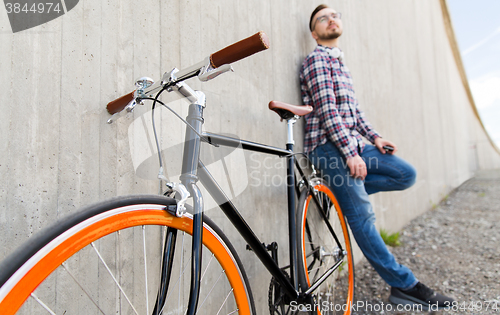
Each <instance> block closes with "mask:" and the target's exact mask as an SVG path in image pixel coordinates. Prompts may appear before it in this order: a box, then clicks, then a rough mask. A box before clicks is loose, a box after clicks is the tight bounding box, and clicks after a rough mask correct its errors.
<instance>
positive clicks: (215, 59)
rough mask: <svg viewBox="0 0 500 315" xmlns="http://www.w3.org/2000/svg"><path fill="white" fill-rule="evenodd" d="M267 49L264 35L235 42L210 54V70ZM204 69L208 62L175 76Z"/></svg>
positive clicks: (125, 99)
mask: <svg viewBox="0 0 500 315" xmlns="http://www.w3.org/2000/svg"><path fill="white" fill-rule="evenodd" d="M268 48H269V38H268V37H267V35H266V33H264V32H258V33H256V34H254V35H252V36H250V37H247V38H245V39H243V40H240V41H239V42H236V43H234V44H232V45H230V46H227V47H226V48H223V49H221V50H219V51H217V52H215V53H213V54H211V55H210V58H209V62H210V66H212V68H219V67H220V66H222V65H225V64H230V63H233V62H235V61H238V60H241V59H243V58H246V57H249V56H251V55H253V54H255V53H258V52H259V51H262V50H265V49H268ZM206 67H208V61H206V63H205V62H201V63H199V64H196V65H194V66H191V67H189V68H187V69H185V70H183V71H179V72H178V73H177V74H178V75H179V78H182V77H183V75H180V74H182V73H184V72H187V73H188V74H191V73H195V75H196V73H197V72H199V71H200V69H204V68H206ZM182 80H183V79H180V80H179V81H182ZM163 84H164V83H161V85H163ZM161 85H160V87H161ZM134 97H135V91H134V92H131V93H129V94H127V95H123V96H122V97H119V98H117V99H116V100H114V101H111V102H109V103H108V105H107V106H106V109H107V110H108V113H110V114H111V115H113V114H115V113H118V112H121V111H122V110H123V109H124V108H125V107H126V106H127V105H128V104H129V103H131V102H132V101H133V100H134Z"/></svg>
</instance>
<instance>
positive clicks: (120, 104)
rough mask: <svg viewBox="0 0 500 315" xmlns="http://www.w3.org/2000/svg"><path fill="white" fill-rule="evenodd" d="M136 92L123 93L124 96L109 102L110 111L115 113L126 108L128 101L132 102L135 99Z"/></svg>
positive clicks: (107, 107) (108, 108)
mask: <svg viewBox="0 0 500 315" xmlns="http://www.w3.org/2000/svg"><path fill="white" fill-rule="evenodd" d="M134 92H135V91H134ZM134 92H132V93H128V94H127V95H123V96H122V97H120V98H117V99H116V100H114V101H111V102H109V103H108V105H107V106H106V109H107V110H108V113H110V114H111V115H113V114H115V113H118V112H121V111H122V110H123V109H124V108H125V106H127V105H128V103H130V102H132V100H133V99H134Z"/></svg>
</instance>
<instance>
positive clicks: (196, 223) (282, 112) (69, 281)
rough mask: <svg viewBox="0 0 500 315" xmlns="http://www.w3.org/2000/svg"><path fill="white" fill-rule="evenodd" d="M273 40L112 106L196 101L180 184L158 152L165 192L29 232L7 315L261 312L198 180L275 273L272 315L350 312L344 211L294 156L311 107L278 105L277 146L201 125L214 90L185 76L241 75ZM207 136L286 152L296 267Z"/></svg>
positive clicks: (18, 256) (6, 295)
mask: <svg viewBox="0 0 500 315" xmlns="http://www.w3.org/2000/svg"><path fill="white" fill-rule="evenodd" d="M268 47H269V41H268V39H267V36H266V35H265V34H264V33H262V32H260V33H257V34H255V35H253V36H251V37H249V38H247V39H244V40H242V41H240V42H237V43H235V44H233V45H231V46H228V47H226V48H224V49H222V50H220V51H218V52H216V53H214V54H212V55H211V56H210V57H207V58H206V59H205V60H204V61H202V62H200V63H198V64H196V65H194V66H191V67H189V68H187V69H184V70H181V71H179V70H177V69H174V70H172V71H171V72H170V73H165V75H164V76H163V78H162V80H161V81H160V82H158V83H154V82H153V81H152V80H151V79H149V78H141V79H139V80H138V81H137V82H136V86H137V87H138V89H137V90H136V91H134V92H132V93H129V94H127V95H125V96H123V97H121V98H119V99H117V100H115V101H113V102H110V103H109V104H108V106H107V109H108V111H109V113H110V114H113V115H114V116H113V117H112V118H111V119H110V121H112V120H114V119H116V118H117V116H119V115H121V114H120V113H121V112H130V111H132V110H133V108H134V107H135V106H137V104H142V102H143V101H144V100H152V101H153V115H154V109H155V105H156V104H161V105H164V106H165V107H167V108H169V107H168V106H167V105H166V104H163V103H162V102H161V101H160V100H159V96H160V95H161V93H163V92H164V91H168V92H171V91H175V92H178V93H179V94H180V95H182V96H183V97H185V98H187V99H188V100H189V101H190V103H191V105H190V106H189V114H188V116H187V118H186V119H185V120H184V119H182V118H181V117H179V116H178V115H177V114H176V115H177V117H178V118H180V119H181V120H183V122H184V123H185V124H186V141H185V143H184V156H183V163H182V175H181V177H180V183H174V182H170V181H169V180H168V178H166V176H164V175H163V166H162V157H161V151H160V150H159V147H158V154H159V160H160V173H159V176H158V177H159V178H160V184H162V181H164V182H166V183H165V186H164V187H165V191H164V192H163V193H162V195H159V196H158V195H132V196H122V197H116V198H114V199H111V200H108V201H104V202H101V203H98V204H94V205H91V206H88V207H86V208H84V209H82V210H81V211H79V212H78V213H75V214H73V215H71V216H69V217H66V218H64V219H62V220H61V221H60V222H58V223H57V224H55V225H54V226H53V227H51V228H48V229H46V230H45V231H44V232H42V233H40V234H38V235H37V236H35V237H32V238H31V239H30V240H29V241H28V242H27V243H26V244H25V245H24V246H23V247H22V248H19V249H18V250H17V251H16V252H14V253H13V254H11V255H10V256H9V257H8V258H7V259H6V260H4V261H3V262H2V263H1V265H0V313H1V314H15V313H16V312H18V311H19V312H20V313H23V312H31V311H33V312H36V313H39V312H40V313H42V312H44V311H45V312H47V313H48V314H117V313H118V314H198V313H199V314H202V313H205V314H235V313H238V314H256V310H255V305H254V300H253V295H252V291H251V288H250V286H249V282H248V278H247V276H246V273H245V270H244V268H243V265H242V263H241V260H240V259H239V257H238V254H237V252H236V250H235V248H234V247H233V246H232V245H231V243H230V241H229V240H228V238H227V237H226V236H225V235H224V233H223V232H222V231H221V229H219V228H218V227H217V226H216V225H215V223H214V222H212V221H211V220H210V219H209V218H208V217H206V216H205V215H204V213H203V196H202V194H201V192H200V190H199V188H198V186H197V183H198V182H201V183H202V184H203V185H204V187H205V188H206V189H207V191H208V192H209V193H210V195H211V196H212V197H213V198H214V199H215V200H216V201H217V203H218V204H219V206H220V208H221V209H222V211H223V212H224V213H225V214H226V216H227V217H228V219H229V220H230V221H231V223H232V224H233V225H234V226H235V227H236V229H237V230H238V231H239V233H240V234H241V235H242V237H243V238H244V239H245V241H246V242H247V243H248V248H249V249H251V250H252V251H253V252H254V253H255V255H256V256H257V257H258V258H259V260H260V261H261V262H262V264H263V265H264V266H265V267H266V268H267V269H268V270H269V272H270V273H271V275H272V279H271V283H270V286H269V292H268V297H269V310H270V312H271V314H299V313H300V314H305V313H308V314H350V313H351V308H350V305H352V302H353V298H354V265H353V258H352V250H351V244H350V239H349V233H348V229H347V226H346V222H345V220H344V216H343V214H342V212H341V209H340V207H339V206H338V203H337V201H336V199H335V196H334V194H333V193H332V191H331V190H330V189H329V188H328V186H327V185H326V183H325V182H324V181H323V180H322V179H321V178H319V177H317V176H316V172H315V171H314V167H312V169H313V172H312V174H310V175H306V174H305V172H304V170H302V168H301V166H300V164H299V163H298V161H297V159H296V154H295V153H293V144H294V141H293V125H294V123H295V121H296V120H297V119H298V118H299V116H303V115H306V114H308V113H309V112H311V111H312V107H310V106H295V105H290V104H285V103H281V102H276V101H273V102H270V103H269V108H270V109H272V110H273V111H275V112H277V113H278V115H279V116H280V117H281V118H282V119H284V120H286V121H287V131H288V141H287V144H286V149H282V148H277V147H271V146H267V145H264V144H259V143H254V142H250V141H245V140H239V139H235V138H231V137H227V136H223V135H218V134H213V133H208V132H203V131H202V124H203V110H204V109H205V95H204V94H203V93H202V92H200V91H194V90H193V89H191V88H190V87H189V86H188V85H187V84H186V83H185V82H184V81H185V80H187V79H190V78H193V77H198V78H199V79H200V80H201V81H208V80H211V79H213V78H215V77H217V76H218V75H220V74H222V73H224V72H227V71H230V70H232V68H231V66H230V64H231V63H232V62H235V61H237V60H240V59H243V58H245V57H247V56H250V55H252V54H254V53H256V52H259V51H261V50H264V49H267V48H268ZM155 93H156V96H154V94H155ZM169 109H170V108H169ZM153 129H155V128H154V119H153ZM155 137H156V131H155ZM156 140H157V145H158V139H156ZM201 142H206V143H208V144H209V145H212V146H229V147H237V146H241V147H242V148H243V149H244V150H250V151H255V152H261V153H265V154H272V155H276V156H280V157H282V158H286V160H287V194H288V198H287V200H288V221H289V222H288V223H289V224H288V225H289V244H288V246H289V256H290V257H289V264H288V265H287V266H281V267H280V266H279V264H278V257H277V244H276V243H272V244H269V245H264V244H262V243H261V242H260V241H259V239H258V238H257V237H256V235H255V234H254V233H253V231H252V230H251V228H250V227H249V226H248V224H247V223H246V222H245V220H244V219H243V218H242V216H241V215H240V213H239V212H238V210H237V209H236V207H235V206H234V205H233V203H232V202H231V201H230V200H229V198H228V197H227V195H226V194H225V193H224V192H223V191H222V189H221V188H220V186H219V185H218V184H217V182H216V181H215V179H214V178H213V177H212V175H211V174H210V172H209V171H208V170H207V168H206V167H205V165H204V164H203V162H202V161H201V160H200V158H199V155H200V145H201ZM305 159H306V160H307V158H306V157H305ZM295 169H296V170H297V171H298V174H296V172H295ZM297 175H298V176H297ZM162 185H163V184H162ZM188 198H191V199H192V203H193V207H191V206H189V205H188V204H186V201H187V200H188ZM297 198H298V206H296V199H297ZM139 244H140V245H139Z"/></svg>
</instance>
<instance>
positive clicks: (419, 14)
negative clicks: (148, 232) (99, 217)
mask: <svg viewBox="0 0 500 315" xmlns="http://www.w3.org/2000/svg"><path fill="white" fill-rule="evenodd" d="M321 2H323V1H297V0H292V1H228V0H226V1H223V0H220V1H201V0H198V1H180V0H179V1H116V0H115V1H97V0H82V1H80V3H79V4H78V5H77V7H75V8H74V9H73V10H72V11H70V12H68V13H67V14H66V15H64V16H63V17H61V18H58V19H56V20H53V21H51V22H49V23H47V24H44V25H42V26H39V27H37V28H33V29H30V30H27V31H23V32H20V33H16V34H12V33H11V31H10V26H9V24H8V19H7V18H6V13H5V10H4V9H3V7H2V8H1V9H0V16H1V19H0V86H1V87H3V92H2V93H0V107H1V116H0V178H2V181H1V183H0V224H1V231H0V259H2V258H4V257H5V256H6V255H7V254H9V253H10V252H11V251H12V250H13V249H14V248H16V247H18V246H19V245H21V244H22V243H23V242H24V241H26V239H27V238H28V237H29V236H31V235H32V234H33V233H36V232H37V231H39V230H40V229H41V228H43V227H44V226H46V225H48V224H49V223H51V222H53V221H55V220H57V218H60V217H61V216H63V215H65V214H68V213H71V212H75V211H77V209H78V208H79V207H81V206H82V205H86V204H89V203H91V202H95V201H98V200H103V199H106V198H109V197H112V196H117V195H125V194H130V193H156V192H157V190H158V188H157V183H156V181H154V180H149V179H147V176H146V175H145V174H144V173H141V174H139V173H137V172H136V171H137V170H136V168H137V165H139V164H140V163H141V162H142V161H143V159H144V158H145V157H148V154H149V156H151V155H152V154H153V153H154V152H153V151H154V149H150V147H149V145H148V143H147V142H146V140H145V132H144V130H143V128H142V127H141V126H140V125H139V124H138V122H140V120H141V119H142V118H141V117H142V115H143V114H146V115H147V116H144V117H149V112H148V111H149V110H150V108H149V107H147V106H146V107H141V108H138V109H137V110H136V111H135V112H134V114H133V115H130V116H128V117H123V118H121V119H120V120H119V121H118V122H117V123H115V124H112V125H108V124H106V120H107V118H108V114H107V113H106V111H105V108H104V106H105V104H106V103H107V102H109V101H110V100H113V99H114V98H116V97H117V96H120V95H123V94H126V93H128V92H130V91H131V90H133V89H134V87H133V82H134V80H135V79H136V78H138V77H141V76H150V77H152V78H154V79H159V78H160V76H161V75H162V73H163V72H165V71H169V70H170V69H171V68H173V67H178V68H183V67H186V66H189V65H192V64H194V63H195V62H198V61H200V60H202V59H203V58H204V57H205V56H207V55H208V54H209V53H211V52H214V51H216V50H218V49H220V48H222V47H225V46H226V45H228V44H231V43H233V42H235V41H237V40H239V39H242V38H245V37H247V36H249V35H252V34H254V33H256V32H257V31H260V30H263V31H265V32H266V33H267V34H268V35H269V38H270V41H271V48H270V49H269V50H268V51H266V52H263V53H260V54H258V55H255V56H253V57H251V58H248V59H245V60H243V61H240V62H238V63H236V64H234V69H235V72H234V73H230V74H225V75H223V76H221V77H219V78H217V79H215V80H213V81H211V82H208V83H203V84H202V83H200V82H196V81H191V82H192V86H193V87H194V88H196V89H202V90H203V91H205V92H206V94H207V100H208V105H207V109H206V111H205V117H206V124H205V129H206V130H209V131H213V132H222V133H230V134H236V135H238V136H239V137H241V138H243V139H247V140H252V141H257V142H262V143H267V144H270V145H275V146H280V147H282V146H284V143H285V142H286V133H285V124H284V123H280V122H279V118H278V116H277V115H276V114H274V113H272V112H270V111H268V110H267V103H268V102H269V101H270V100H272V99H277V100H281V101H285V102H290V103H300V92H299V88H298V70H299V67H300V64H301V63H302V60H303V58H304V57H305V56H306V55H307V54H308V53H309V52H310V51H312V50H313V49H314V47H315V43H314V41H313V39H312V38H311V36H310V33H309V31H308V27H307V23H308V20H309V14H310V12H311V11H312V10H313V9H314V8H315V7H316V5H318V4H320V3H321ZM324 2H326V3H328V4H329V5H330V6H332V7H334V8H336V9H337V10H338V11H340V12H342V13H343V14H344V15H343V20H344V29H345V32H344V35H343V37H342V41H341V46H342V48H343V50H344V51H345V54H346V62H347V65H348V66H349V67H350V69H351V72H352V75H353V77H354V80H355V81H354V82H355V88H356V92H357V96H358V98H359V102H360V104H361V107H362V108H363V109H364V111H365V112H366V114H367V117H368V118H369V120H370V121H371V122H372V124H373V125H374V126H375V128H376V129H377V130H378V131H379V132H380V133H381V134H382V135H383V136H384V137H386V138H389V139H391V140H393V141H394V142H396V143H397V144H398V145H399V148H400V153H399V155H400V156H401V157H403V158H405V159H407V160H408V161H409V162H411V163H412V164H413V165H414V166H415V167H416V168H417V170H418V179H417V183H416V184H415V186H414V187H412V188H411V189H409V190H407V191H404V192H395V193H381V194H378V195H375V196H373V197H372V201H373V203H374V206H375V211H376V214H377V217H378V221H377V224H378V226H379V227H385V228H387V229H389V230H390V231H396V230H398V229H399V228H401V227H402V226H403V225H404V224H405V223H406V222H408V221H409V220H410V219H411V218H413V217H415V216H417V215H419V214H421V213H423V212H425V211H427V210H429V209H431V208H432V206H433V205H434V204H436V203H438V202H439V201H440V200H441V199H442V198H444V197H445V196H446V195H447V194H448V193H449V192H450V191H451V190H452V189H453V188H455V187H457V186H458V185H460V184H461V183H462V182H464V181H465V180H467V179H468V178H470V177H471V176H472V174H473V173H474V172H475V171H476V170H478V169H489V168H498V167H500V157H499V154H498V152H497V151H495V149H494V148H493V147H492V146H491V145H490V143H489V141H488V138H487V136H486V134H485V132H484V130H483V129H482V127H481V125H480V123H479V121H478V119H477V117H476V116H475V115H474V112H473V108H472V105H471V104H470V102H469V100H468V98H467V95H466V89H465V87H464V85H463V84H462V81H461V80H460V76H459V71H458V69H457V65H456V63H455V60H454V58H453V54H452V51H451V48H450V44H449V41H448V38H447V35H446V32H445V28H444V23H443V17H442V11H441V7H440V4H439V1H437V0H412V1H404V2H403V1H398V0H379V1H376V2H375V1H368V0H364V1H361V0H360V1H347V0H342V1H324ZM165 100H166V101H167V100H171V99H170V98H167V97H166V98H165ZM172 106H173V107H174V108H176V109H177V110H179V111H180V112H181V113H182V115H186V113H187V111H186V109H187V106H185V105H183V104H182V103H180V102H179V101H172ZM161 121H162V123H163V125H162V127H161V131H160V133H161V134H162V147H163V148H169V147H171V146H172V145H173V144H175V141H176V140H175V139H176V138H178V137H179V136H181V135H182V133H183V131H182V128H183V126H182V123H181V122H179V121H178V120H177V119H175V118H174V117H173V116H172V115H167V114H162V118H161ZM296 129H297V130H296V136H297V139H300V140H298V141H297V142H298V145H299V147H301V142H302V141H301V130H300V129H301V128H296ZM134 131H136V132H134ZM148 150H151V152H149V151H148ZM265 158H266V157H264V156H262V155H256V154H248V153H246V154H245V161H246V162H245V163H244V164H242V163H240V166H238V167H241V165H243V166H245V167H246V169H247V176H241V171H240V168H238V167H233V168H232V172H236V174H237V175H236V177H233V184H234V185H236V186H238V187H240V188H241V187H243V189H244V192H243V193H242V194H240V195H238V196H237V197H236V198H235V199H234V201H235V203H236V204H237V205H239V206H241V207H242V213H243V215H244V217H245V218H247V219H248V221H249V223H250V225H251V226H252V227H255V231H256V234H257V235H258V236H259V237H261V238H262V241H263V242H271V241H279V242H280V244H282V245H281V250H280V255H281V256H280V258H281V260H282V262H283V263H285V262H286V260H287V258H286V257H287V254H286V248H287V246H286V226H285V225H286V216H285V211H286V203H284V201H285V189H284V187H277V186H276V185H273V183H272V181H271V180H272V179H273V178H274V179H275V183H277V182H279V179H280V178H283V177H284V168H283V164H282V163H281V162H280V160H279V159H272V160H269V159H267V160H264V159H265ZM166 159H167V160H169V159H170V156H168V157H167V158H166ZM240 161H241V160H240ZM264 162H266V163H267V164H266V165H274V164H278V169H277V170H273V169H267V168H263V169H262V168H258V167H257V166H258V165H259V163H264ZM155 172H156V171H153V174H154V173H155ZM245 178H246V179H245ZM266 178H267V179H268V182H267V183H266V182H265V181H264V180H265V179H266ZM243 189H240V190H243ZM235 195H237V193H235ZM209 215H210V216H212V217H221V214H220V212H218V211H217V210H211V211H210V212H209ZM276 222H282V223H281V224H279V226H280V228H275V227H274V224H275V223H276ZM221 225H223V226H224V230H225V231H228V234H230V235H231V236H233V234H234V231H232V230H231V228H230V226H229V224H228V223H227V222H223V223H221ZM234 238H235V246H236V248H237V249H239V250H241V252H242V256H243V258H244V259H243V260H244V261H245V264H246V266H247V271H248V274H249V277H250V278H251V282H252V283H253V284H254V285H255V289H254V293H255V295H256V302H257V305H258V309H259V310H260V312H259V313H264V312H265V310H266V309H267V288H268V281H269V278H270V277H269V274H268V273H267V271H265V270H264V269H263V268H262V267H261V266H259V265H258V264H257V261H256V259H255V258H254V257H253V254H251V253H248V252H246V251H245V250H244V245H245V244H244V242H243V241H242V239H241V238H238V237H237V236H235V237H234ZM357 256H358V257H360V255H359V253H358V255H357Z"/></svg>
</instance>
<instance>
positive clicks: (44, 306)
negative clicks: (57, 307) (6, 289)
mask: <svg viewBox="0 0 500 315" xmlns="http://www.w3.org/2000/svg"><path fill="white" fill-rule="evenodd" d="M31 297H32V298H33V299H35V301H37V303H38V304H40V306H42V307H43V308H44V309H45V310H46V311H47V312H49V314H51V315H56V313H54V312H53V311H52V310H51V309H50V308H49V307H48V306H47V305H45V303H43V302H42V301H41V300H40V299H39V298H38V297H37V296H36V295H35V294H34V293H31Z"/></svg>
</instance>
